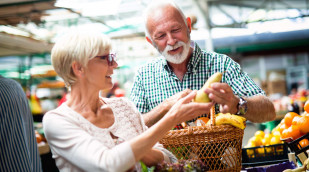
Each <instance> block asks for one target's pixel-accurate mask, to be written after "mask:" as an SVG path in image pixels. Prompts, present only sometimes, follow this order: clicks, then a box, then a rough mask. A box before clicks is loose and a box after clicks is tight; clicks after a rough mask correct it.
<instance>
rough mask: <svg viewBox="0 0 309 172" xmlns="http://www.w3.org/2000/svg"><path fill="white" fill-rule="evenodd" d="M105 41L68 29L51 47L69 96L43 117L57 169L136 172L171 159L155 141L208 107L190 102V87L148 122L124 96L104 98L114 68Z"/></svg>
mask: <svg viewBox="0 0 309 172" xmlns="http://www.w3.org/2000/svg"><path fill="white" fill-rule="evenodd" d="M110 51H111V42H110V39H109V38H108V37H106V36H104V35H102V34H100V33H96V32H71V33H70V34H68V35H66V36H63V37H62V38H61V39H60V40H58V41H57V42H56V44H55V46H54V47H53V49H52V53H51V58H52V64H53V66H54V69H55V71H56V72H57V73H58V75H59V76H60V77H61V78H63V80H64V82H65V84H66V85H67V86H68V87H69V88H70V90H71V93H70V95H71V97H70V99H68V100H67V101H66V102H65V103H63V104H62V105H61V106H59V107H58V108H57V109H55V110H51V111H49V112H47V113H46V114H45V116H44V119H43V127H44V132H45V136H46V139H47V141H48V143H49V145H50V147H51V151H52V154H53V158H55V160H56V164H57V167H58V168H59V170H60V171H127V170H136V171H139V170H140V166H139V164H140V163H139V161H143V162H144V163H145V164H146V165H148V166H151V165H155V164H157V163H160V162H162V161H164V160H165V161H169V162H170V161H172V162H174V161H175V157H174V156H173V155H172V154H171V153H170V152H168V151H167V150H165V149H164V148H163V147H162V145H160V144H158V143H157V142H158V141H159V140H160V139H162V137H163V136H164V134H165V133H166V132H167V131H169V130H170V129H171V128H172V127H174V126H175V125H176V124H179V123H181V122H183V121H187V120H190V119H193V118H195V117H197V116H199V115H201V114H203V113H204V112H207V111H209V109H210V107H211V106H212V103H206V104H201V103H194V102H192V101H191V100H192V99H193V97H194V96H195V95H196V91H192V92H191V93H190V94H188V95H187V96H185V97H184V98H181V99H180V100H179V101H178V102H176V103H175V105H174V106H173V107H172V108H171V109H170V110H169V112H168V113H167V114H166V115H165V116H164V117H163V118H162V119H161V120H160V121H159V122H158V123H156V124H155V125H154V126H152V127H151V128H149V129H148V128H147V127H146V126H145V124H144V121H143V118H142V116H141V114H140V113H139V112H138V111H137V109H136V107H135V106H134V104H133V103H131V102H130V101H129V100H128V99H126V98H109V99H108V98H104V97H102V96H101V94H100V93H101V90H104V89H110V88H112V86H113V82H112V78H111V76H112V74H113V71H114V69H115V68H116V67H117V66H118V65H117V62H115V54H112V53H111V52H110Z"/></svg>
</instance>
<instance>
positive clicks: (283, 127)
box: [279, 123, 288, 134]
mask: <svg viewBox="0 0 309 172" xmlns="http://www.w3.org/2000/svg"><path fill="white" fill-rule="evenodd" d="M287 128H288V127H287V126H286V125H285V123H282V124H280V126H279V132H280V134H282V132H283V130H284V129H287Z"/></svg>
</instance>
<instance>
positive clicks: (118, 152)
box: [43, 113, 135, 171]
mask: <svg viewBox="0 0 309 172" xmlns="http://www.w3.org/2000/svg"><path fill="white" fill-rule="evenodd" d="M43 129H44V132H45V136H46V139H47V140H48V143H49V144H50V146H51V149H52V151H53V153H55V154H56V156H61V157H62V158H64V159H66V160H67V161H69V162H70V163H71V164H73V165H74V166H76V167H78V168H79V169H81V170H82V171H125V170H128V169H129V168H131V167H133V166H134V165H135V157H134V154H133V152H132V148H131V146H130V144H129V143H128V142H123V143H121V144H119V145H116V146H115V147H113V148H111V149H109V148H108V147H107V146H105V145H104V143H102V142H100V141H98V140H96V139H95V138H93V137H92V136H91V135H90V134H89V133H87V132H85V131H84V130H83V129H81V128H80V127H79V126H78V125H77V124H75V123H73V122H71V121H70V119H69V118H65V117H63V116H61V115H59V114H57V113H47V114H45V116H44V118H43ZM59 165H60V166H61V164H57V166H59Z"/></svg>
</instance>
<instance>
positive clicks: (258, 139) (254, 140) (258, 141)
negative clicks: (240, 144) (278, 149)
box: [248, 136, 263, 146]
mask: <svg viewBox="0 0 309 172" xmlns="http://www.w3.org/2000/svg"><path fill="white" fill-rule="evenodd" d="M262 140H263V137H261V136H253V137H251V138H250V139H249V141H248V143H249V142H252V143H254V145H255V146H261V145H262V144H263V143H262Z"/></svg>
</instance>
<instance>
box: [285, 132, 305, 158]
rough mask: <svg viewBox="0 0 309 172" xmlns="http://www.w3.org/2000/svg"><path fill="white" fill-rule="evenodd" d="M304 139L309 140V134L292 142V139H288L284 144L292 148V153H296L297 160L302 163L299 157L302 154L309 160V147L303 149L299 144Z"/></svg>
mask: <svg viewBox="0 0 309 172" xmlns="http://www.w3.org/2000/svg"><path fill="white" fill-rule="evenodd" d="M303 139H308V140H309V133H307V134H305V135H303V136H301V137H299V138H298V139H295V140H292V139H291V138H288V139H284V140H283V141H284V143H285V144H286V145H287V146H288V147H289V148H290V151H291V152H294V153H295V155H296V157H297V159H298V160H299V161H300V162H301V160H300V159H299V157H298V155H299V154H301V153H304V154H305V156H307V158H308V154H307V152H306V151H307V150H308V149H309V145H308V146H306V147H301V145H300V144H299V142H300V141H301V140H303Z"/></svg>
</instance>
